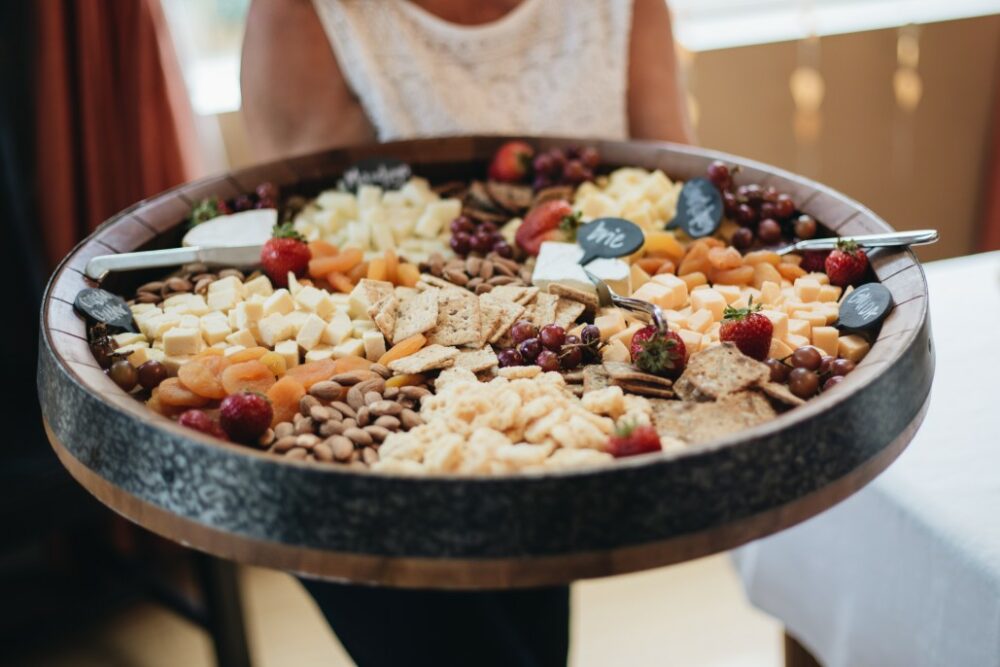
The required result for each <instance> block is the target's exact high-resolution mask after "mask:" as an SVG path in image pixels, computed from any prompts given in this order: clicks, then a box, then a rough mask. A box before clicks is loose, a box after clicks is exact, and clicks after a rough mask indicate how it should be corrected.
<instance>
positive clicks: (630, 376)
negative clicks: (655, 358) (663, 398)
mask: <svg viewBox="0 0 1000 667" xmlns="http://www.w3.org/2000/svg"><path fill="white" fill-rule="evenodd" d="M604 370H605V371H606V372H607V374H608V375H610V376H611V379H612V380H618V381H621V382H638V383H642V384H653V385H658V386H661V387H666V388H668V389H669V388H670V387H671V386H672V385H673V384H674V383H673V381H672V380H670V379H669V378H665V377H660V376H659V375H653V374H652V373H646V372H644V371H641V370H639V369H638V368H636V367H635V366H633V365H632V364H626V363H625V362H623V361H605V362H604Z"/></svg>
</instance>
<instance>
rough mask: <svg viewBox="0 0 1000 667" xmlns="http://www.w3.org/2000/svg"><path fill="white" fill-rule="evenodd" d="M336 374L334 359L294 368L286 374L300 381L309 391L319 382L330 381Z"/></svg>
mask: <svg viewBox="0 0 1000 667" xmlns="http://www.w3.org/2000/svg"><path fill="white" fill-rule="evenodd" d="M336 372H337V366H336V363H335V362H334V361H333V359H321V360H320V361H310V362H309V363H306V364H302V365H301V366H292V367H291V368H289V369H288V370H287V371H286V372H285V377H289V378H293V379H295V380H298V381H299V382H300V383H302V386H303V387H305V388H306V389H309V387H311V386H313V385H314V384H316V383H317V382H323V381H324V380H329V379H330V378H332V377H333V376H334V374H335V373H336Z"/></svg>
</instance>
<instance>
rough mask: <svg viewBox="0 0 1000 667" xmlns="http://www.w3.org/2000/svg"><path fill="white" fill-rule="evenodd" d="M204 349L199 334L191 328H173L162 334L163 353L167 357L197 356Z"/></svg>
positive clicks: (203, 342) (203, 343)
mask: <svg viewBox="0 0 1000 667" xmlns="http://www.w3.org/2000/svg"><path fill="white" fill-rule="evenodd" d="M204 348H205V341H204V340H202V338H201V332H200V331H198V329H196V328H191V327H173V328H172V329H170V330H168V331H167V332H166V333H165V334H163V352H164V354H166V355H167V356H168V357H178V356H184V355H192V354H198V353H199V352H201V351H202V350H203V349H204Z"/></svg>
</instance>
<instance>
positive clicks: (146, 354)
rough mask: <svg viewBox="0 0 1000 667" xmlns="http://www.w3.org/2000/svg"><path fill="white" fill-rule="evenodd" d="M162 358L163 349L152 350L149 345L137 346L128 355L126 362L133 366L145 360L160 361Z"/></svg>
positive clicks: (140, 364)
mask: <svg viewBox="0 0 1000 667" xmlns="http://www.w3.org/2000/svg"><path fill="white" fill-rule="evenodd" d="M162 359H163V350H154V349H153V348H151V347H140V348H137V349H136V350H135V351H134V352H133V353H132V354H130V355H128V362H129V363H130V364H132V365H133V366H135V367H139V366H142V365H143V364H144V363H146V362H147V361H160V360H162Z"/></svg>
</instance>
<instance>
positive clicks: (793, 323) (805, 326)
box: [788, 317, 812, 339]
mask: <svg viewBox="0 0 1000 667" xmlns="http://www.w3.org/2000/svg"><path fill="white" fill-rule="evenodd" d="M788 333H790V334H795V335H796V336H802V337H803V338H809V339H812V324H810V323H809V321H808V320H800V319H796V318H794V317H793V318H790V319H789V320H788Z"/></svg>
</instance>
